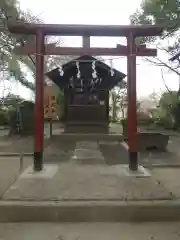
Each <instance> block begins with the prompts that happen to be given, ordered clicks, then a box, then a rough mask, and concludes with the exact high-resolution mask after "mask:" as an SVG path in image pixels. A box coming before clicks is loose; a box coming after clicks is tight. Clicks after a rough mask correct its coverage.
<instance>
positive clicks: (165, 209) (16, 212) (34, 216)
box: [0, 200, 180, 222]
mask: <svg viewBox="0 0 180 240" xmlns="http://www.w3.org/2000/svg"><path fill="white" fill-rule="evenodd" d="M167 221H169V222H170V221H180V201H172V200H169V201H167V200H166V201H127V202H125V201H60V202H57V201H46V202H43V201H1V202H0V222H167Z"/></svg>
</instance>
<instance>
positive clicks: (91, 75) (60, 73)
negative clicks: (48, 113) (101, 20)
mask: <svg viewBox="0 0 180 240" xmlns="http://www.w3.org/2000/svg"><path fill="white" fill-rule="evenodd" d="M46 75H47V76H48V77H49V79H51V80H52V81H53V82H54V83H55V84H56V85H57V86H58V87H59V88H60V89H61V90H63V91H64V98H65V99H64V101H65V132H84V133H86V132H87V133H89V132H91V133H93V132H96V133H97V132H101V133H102V132H103V133H107V132H108V126H109V91H110V90H111V89H112V88H113V87H114V86H115V85H117V84H118V83H119V82H120V81H122V80H123V79H124V78H125V77H126V75H125V74H124V73H121V72H119V71H117V70H115V69H112V68H111V67H109V66H108V65H106V64H105V63H103V62H102V61H99V60H97V59H96V58H94V57H92V56H88V55H85V56H81V57H79V58H76V59H74V60H72V61H70V62H68V63H66V64H64V65H63V66H62V67H60V68H56V69H53V70H52V71H50V72H48V73H46Z"/></svg>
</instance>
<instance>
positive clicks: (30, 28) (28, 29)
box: [8, 22, 163, 37]
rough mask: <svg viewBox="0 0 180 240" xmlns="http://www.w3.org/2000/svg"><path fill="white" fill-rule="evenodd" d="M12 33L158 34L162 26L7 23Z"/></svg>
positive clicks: (73, 34)
mask: <svg viewBox="0 0 180 240" xmlns="http://www.w3.org/2000/svg"><path fill="white" fill-rule="evenodd" d="M8 29H9V31H10V32H12V33H19V34H36V33H37V32H38V31H39V30H42V31H43V33H44V34H45V35H54V36H58V35H61V36H125V37H127V36H128V35H129V33H131V32H132V33H133V34H134V36H136V37H138V36H159V35H161V33H162V31H163V28H162V27H161V26H156V25H128V26H127V25H75V24H29V23H17V22H14V23H12V22H11V23H9V24H8Z"/></svg>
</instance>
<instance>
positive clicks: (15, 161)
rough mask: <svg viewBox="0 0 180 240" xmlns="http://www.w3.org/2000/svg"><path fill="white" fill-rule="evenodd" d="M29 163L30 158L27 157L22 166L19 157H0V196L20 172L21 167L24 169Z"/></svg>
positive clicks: (30, 161)
mask: <svg viewBox="0 0 180 240" xmlns="http://www.w3.org/2000/svg"><path fill="white" fill-rule="evenodd" d="M30 164H32V159H31V158H29V157H26V160H25V161H24V162H23V166H20V157H13V158H12V157H6V158H5V157H0V198H1V197H2V195H3V194H4V192H5V191H6V190H7V189H8V188H9V187H10V186H11V185H12V184H13V183H14V181H15V180H16V179H17V178H18V176H19V175H20V174H21V167H22V170H25V169H26V168H27V167H28V166H29V165H30Z"/></svg>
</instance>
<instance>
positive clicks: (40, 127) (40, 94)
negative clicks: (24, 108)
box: [35, 32, 44, 152]
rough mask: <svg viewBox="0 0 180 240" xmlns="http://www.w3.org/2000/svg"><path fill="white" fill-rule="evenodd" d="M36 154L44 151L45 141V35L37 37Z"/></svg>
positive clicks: (40, 33)
mask: <svg viewBox="0 0 180 240" xmlns="http://www.w3.org/2000/svg"><path fill="white" fill-rule="evenodd" d="M36 51H37V55H36V89H35V152H42V151H43V141H44V84H43V83H44V71H43V68H44V55H43V52H44V35H43V33H42V32H38V34H37V36H36Z"/></svg>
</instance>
